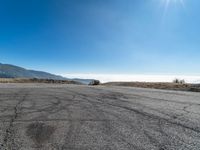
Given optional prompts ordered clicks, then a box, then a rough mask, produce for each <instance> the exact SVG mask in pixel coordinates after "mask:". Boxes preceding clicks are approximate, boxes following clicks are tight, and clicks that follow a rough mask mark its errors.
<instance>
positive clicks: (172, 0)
mask: <svg viewBox="0 0 200 150" xmlns="http://www.w3.org/2000/svg"><path fill="white" fill-rule="evenodd" d="M162 2H163V3H164V5H165V8H168V7H169V5H172V4H181V5H182V6H183V7H184V0H162Z"/></svg>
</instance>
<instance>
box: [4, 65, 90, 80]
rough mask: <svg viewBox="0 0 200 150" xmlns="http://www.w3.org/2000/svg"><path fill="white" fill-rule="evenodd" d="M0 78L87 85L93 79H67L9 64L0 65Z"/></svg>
mask: <svg viewBox="0 0 200 150" xmlns="http://www.w3.org/2000/svg"><path fill="white" fill-rule="evenodd" d="M0 78H37V79H53V80H70V81H76V82H80V83H82V84H89V83H90V82H91V81H93V79H69V78H65V77H62V76H59V75H54V74H51V73H47V72H43V71H35V70H27V69H25V68H22V67H18V66H15V65H10V64H2V63H0Z"/></svg>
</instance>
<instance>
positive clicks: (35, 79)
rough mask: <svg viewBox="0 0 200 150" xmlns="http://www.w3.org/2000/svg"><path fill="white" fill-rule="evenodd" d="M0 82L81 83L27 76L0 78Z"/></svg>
mask: <svg viewBox="0 0 200 150" xmlns="http://www.w3.org/2000/svg"><path fill="white" fill-rule="evenodd" d="M0 83H55V84H81V83H79V82H76V81H71V80H53V79H37V78H33V79H27V78H0Z"/></svg>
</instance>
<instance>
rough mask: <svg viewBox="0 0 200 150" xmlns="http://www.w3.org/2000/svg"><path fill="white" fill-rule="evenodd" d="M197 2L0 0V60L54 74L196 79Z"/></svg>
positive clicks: (199, 59) (199, 60)
mask: <svg viewBox="0 0 200 150" xmlns="http://www.w3.org/2000/svg"><path fill="white" fill-rule="evenodd" d="M199 6H200V0H0V62H1V63H9V64H15V65H19V66H22V67H26V68H30V69H37V70H44V71H48V72H52V73H57V74H65V73H101V74H104V73H108V74H112V73H115V74H118V73H120V74H121V73H124V74H181V75H187V74H190V75H200V69H199V68H200V16H199V14H200V9H199Z"/></svg>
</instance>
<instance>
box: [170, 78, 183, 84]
mask: <svg viewBox="0 0 200 150" xmlns="http://www.w3.org/2000/svg"><path fill="white" fill-rule="evenodd" d="M173 83H179V84H185V80H180V79H174V80H173Z"/></svg>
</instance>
